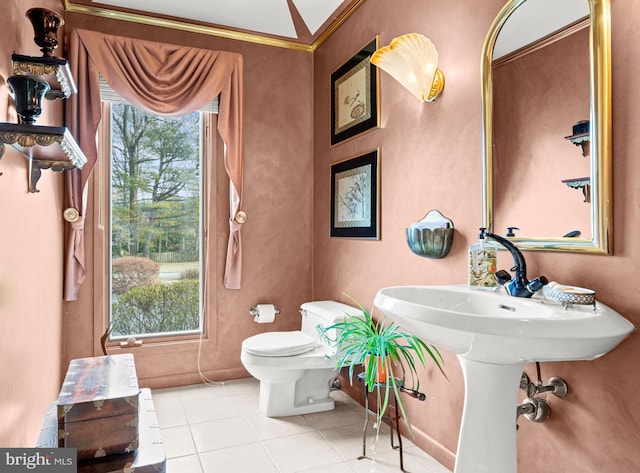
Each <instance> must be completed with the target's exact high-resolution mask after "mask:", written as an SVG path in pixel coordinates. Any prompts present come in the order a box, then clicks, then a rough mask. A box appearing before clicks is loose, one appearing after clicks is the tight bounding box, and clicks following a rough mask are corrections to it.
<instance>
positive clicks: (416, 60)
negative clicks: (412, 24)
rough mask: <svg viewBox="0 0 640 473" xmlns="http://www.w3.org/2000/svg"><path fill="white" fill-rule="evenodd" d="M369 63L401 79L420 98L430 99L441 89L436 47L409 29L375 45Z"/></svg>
mask: <svg viewBox="0 0 640 473" xmlns="http://www.w3.org/2000/svg"><path fill="white" fill-rule="evenodd" d="M371 63H372V64H374V65H376V66H378V67H379V68H380V69H382V70H383V71H385V72H386V73H388V74H389V75H391V77H393V78H394V79H395V80H397V81H398V82H400V83H401V84H402V85H403V86H404V87H405V88H406V89H407V90H409V92H411V93H412V94H413V95H415V96H416V98H417V99H418V100H420V102H424V101H425V100H426V101H427V102H433V101H434V100H435V99H437V98H438V96H439V95H440V94H441V93H442V90H443V89H444V74H443V73H442V71H441V70H440V69H438V51H437V50H436V47H435V46H434V45H433V43H432V42H431V41H430V40H429V39H428V38H426V37H425V36H423V35H421V34H418V33H408V34H405V35H402V36H399V37H397V38H394V39H393V40H391V43H389V46H385V47H383V48H380V49H378V50H377V51H375V52H374V53H373V55H372V56H371Z"/></svg>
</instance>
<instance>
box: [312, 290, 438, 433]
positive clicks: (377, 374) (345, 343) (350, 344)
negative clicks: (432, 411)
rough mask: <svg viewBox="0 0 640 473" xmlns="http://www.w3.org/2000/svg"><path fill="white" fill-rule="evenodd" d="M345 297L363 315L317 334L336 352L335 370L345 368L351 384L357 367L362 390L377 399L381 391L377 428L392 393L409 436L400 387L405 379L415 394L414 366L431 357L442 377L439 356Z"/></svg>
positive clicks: (409, 425)
mask: <svg viewBox="0 0 640 473" xmlns="http://www.w3.org/2000/svg"><path fill="white" fill-rule="evenodd" d="M347 297H349V298H350V299H351V300H353V301H354V302H355V303H356V304H357V305H358V307H359V308H360V310H362V313H363V315H364V316H360V315H355V314H347V316H346V317H345V319H344V321H342V322H337V323H335V324H333V325H331V326H330V327H326V328H322V327H319V328H318V329H319V331H320V335H321V337H322V338H323V339H324V340H325V341H326V342H327V343H329V345H331V346H333V347H334V348H335V349H336V352H337V353H338V358H337V365H336V368H337V369H338V370H340V369H341V368H343V367H345V366H348V367H349V380H350V382H351V384H352V385H353V377H354V373H355V367H356V366H359V365H361V366H362V367H363V368H364V372H363V374H361V375H360V376H361V377H362V378H363V380H364V384H365V389H367V390H368V391H369V392H373V390H374V389H377V394H378V399H380V398H381V396H380V395H381V392H380V388H381V387H384V388H385V389H384V393H383V397H382V402H378V412H377V420H378V422H377V423H378V425H380V421H381V420H382V417H383V415H384V413H385V412H386V410H387V407H388V405H389V395H390V393H393V394H394V395H395V399H396V402H397V406H396V409H399V410H400V413H401V415H402V418H403V419H404V420H405V422H406V423H407V427H408V429H409V433H410V434H411V436H412V437H413V432H412V430H411V424H410V423H409V420H408V418H407V413H406V411H405V408H404V404H403V402H402V398H401V397H400V392H401V388H404V386H405V382H406V381H408V380H407V376H409V377H410V379H411V386H412V389H413V391H414V392H417V391H418V390H419V389H420V381H419V379H418V373H417V367H418V364H419V365H422V366H425V364H426V362H427V359H428V358H431V360H432V361H433V362H434V363H435V365H436V366H437V367H438V369H439V370H440V372H441V373H442V374H443V375H444V377H445V378H446V377H447V375H446V374H445V372H444V370H443V365H444V360H443V358H442V355H441V354H440V352H439V351H438V349H437V348H436V347H434V346H433V345H427V344H426V343H425V342H424V341H422V340H421V339H420V338H418V337H416V336H414V335H411V334H409V333H406V332H403V331H401V330H400V327H399V326H398V325H397V324H395V323H393V322H391V321H389V320H388V319H387V318H386V317H382V318H380V319H379V320H375V319H374V318H373V317H372V315H371V314H370V313H369V312H368V311H367V310H366V309H365V308H364V307H363V306H362V304H360V303H359V302H358V301H357V300H355V299H354V298H352V297H350V296H348V295H347ZM329 333H335V334H336V335H335V338H331V336H330V335H329ZM394 370H396V371H394ZM397 370H399V371H400V372H397Z"/></svg>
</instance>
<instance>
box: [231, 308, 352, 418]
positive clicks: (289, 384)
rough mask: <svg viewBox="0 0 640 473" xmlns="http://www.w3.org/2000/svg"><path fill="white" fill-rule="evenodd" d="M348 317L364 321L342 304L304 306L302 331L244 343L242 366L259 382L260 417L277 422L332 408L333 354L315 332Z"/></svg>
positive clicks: (266, 335) (267, 335)
mask: <svg viewBox="0 0 640 473" xmlns="http://www.w3.org/2000/svg"><path fill="white" fill-rule="evenodd" d="M347 314H348V315H351V316H356V317H363V313H362V311H361V310H360V309H356V308H355V307H351V306H349V305H346V304H342V303H340V302H336V301H316V302H305V303H304V304H302V306H301V307H300V315H301V318H302V323H301V328H300V330H296V331H290V332H267V333H261V334H258V335H254V336H252V337H249V338H247V339H246V340H244V341H243V342H242V354H241V356H240V359H241V361H242V364H243V365H244V367H245V368H246V369H247V371H248V372H249V373H250V374H251V375H252V376H253V377H254V378H256V379H258V380H259V381H260V412H262V413H263V414H264V415H265V416H267V417H281V416H293V415H300V414H310V413H313V412H322V411H328V410H331V409H333V408H334V407H335V405H334V401H333V399H332V398H331V396H330V395H329V391H330V389H331V384H332V382H333V380H334V379H335V378H336V376H337V375H338V372H337V370H336V362H337V360H336V354H335V351H334V350H333V349H332V348H331V347H330V346H328V345H327V344H326V343H324V342H323V341H322V340H321V339H320V337H319V334H318V330H317V328H316V327H317V326H318V325H320V326H322V327H329V326H331V325H333V324H335V323H337V322H341V321H343V320H344V318H345V316H346V315H347ZM335 335H336V334H335V333H331V332H329V336H330V337H331V338H335Z"/></svg>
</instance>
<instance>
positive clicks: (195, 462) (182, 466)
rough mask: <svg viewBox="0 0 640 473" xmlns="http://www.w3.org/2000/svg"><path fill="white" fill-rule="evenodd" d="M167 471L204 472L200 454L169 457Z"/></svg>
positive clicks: (177, 472) (181, 472) (175, 472)
mask: <svg viewBox="0 0 640 473" xmlns="http://www.w3.org/2000/svg"><path fill="white" fill-rule="evenodd" d="M167 473H202V468H201V467H200V460H199V458H198V455H189V456H186V457H178V458H169V459H168V460H167Z"/></svg>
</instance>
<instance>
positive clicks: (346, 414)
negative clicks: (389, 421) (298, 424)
mask: <svg viewBox="0 0 640 473" xmlns="http://www.w3.org/2000/svg"><path fill="white" fill-rule="evenodd" d="M363 415H364V412H362V413H361V412H358V411H356V410H355V409H352V407H351V406H350V405H348V404H345V403H341V402H336V407H335V409H333V410H332V411H325V412H317V413H315V414H305V415H304V418H305V419H306V420H307V421H308V422H309V423H310V424H311V425H313V426H314V427H315V428H316V429H318V430H324V429H331V428H335V427H342V426H345V425H349V424H361V425H362V423H363V422H364V417H363Z"/></svg>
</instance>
